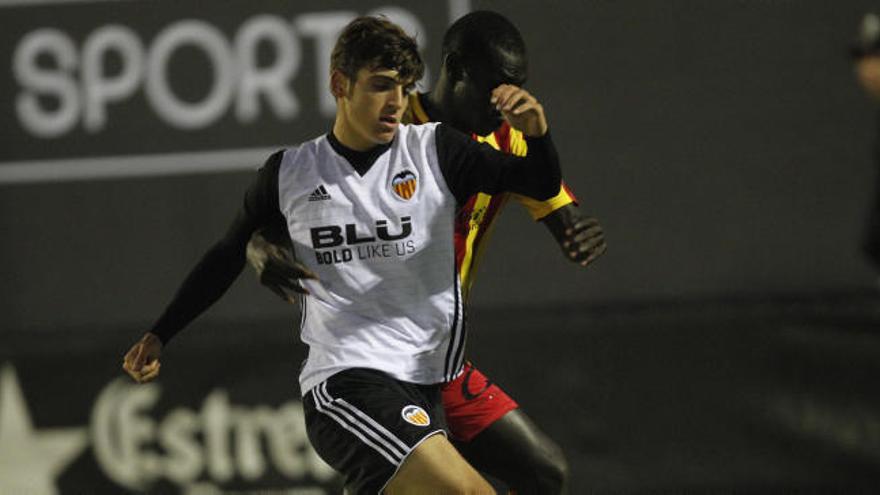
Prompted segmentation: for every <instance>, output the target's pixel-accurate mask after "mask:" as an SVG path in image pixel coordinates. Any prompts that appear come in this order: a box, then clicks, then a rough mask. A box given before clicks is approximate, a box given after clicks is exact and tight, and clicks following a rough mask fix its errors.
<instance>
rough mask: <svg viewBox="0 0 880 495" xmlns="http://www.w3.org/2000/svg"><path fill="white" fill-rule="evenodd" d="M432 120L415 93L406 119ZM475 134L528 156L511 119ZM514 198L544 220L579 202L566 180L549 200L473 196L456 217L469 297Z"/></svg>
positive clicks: (462, 277) (462, 274) (457, 245)
mask: <svg viewBox="0 0 880 495" xmlns="http://www.w3.org/2000/svg"><path fill="white" fill-rule="evenodd" d="M430 121H431V118H430V117H429V116H428V114H427V112H426V111H425V108H424V106H422V102H421V99H420V96H419V94H418V93H415V92H414V93H411V94H410V95H409V106H408V107H407V109H406V113H405V114H404V116H403V123H407V124H424V123H427V122H430ZM473 138H474V139H475V140H477V141H479V142H483V143H487V144H489V145H490V146H492V147H493V148H495V149H497V150H499V151H503V152H505V153H511V154H514V155H517V156H525V155H526V153H527V152H528V148H527V146H526V141H525V138H524V137H523V135H522V133H521V132H520V131H518V130H516V129H514V128H512V127H510V125H509V124H508V123H507V122H505V123H504V124H502V125H501V127H499V128H498V130H496V131H495V132H493V133H491V134H489V135H486V136H477V135H476V134H475V135H473ZM511 198H512V199H513V200H514V201H516V202H518V203H520V204H521V205H523V206H524V207H525V208H526V210H528V212H529V214H530V215H531V216H532V218H533V219H535V220H540V219H542V218H544V217H545V216H547V215H548V214H550V213H552V212H553V211H555V210H557V209H559V208H561V207H563V206H565V205H567V204H571V203H576V202H577V199H576V198H575V197H574V194H572V192H571V191H570V190H569V189H568V187H567V186H566V185H565V183H563V184H562V186H561V187H560V189H559V194H557V195H556V196H554V197H552V198H550V199H548V200H546V201H538V200H535V199H532V198H528V197H525V196H521V195H519V194H513V193H502V194H495V195H491V194H484V193H477V194H476V195H474V196H471V197H470V198H469V199H468V200H467V202H466V203H465V204H464V205H461V206H460V208H459V209H458V211H457V212H456V217H455V262H456V269H457V270H458V275H459V279H460V280H461V289H462V296H463V297H464V299H465V300H467V297H468V294H470V288H471V285H472V284H473V280H474V276H475V275H474V273H475V271H476V267H477V264H478V263H479V261H480V258H481V257H482V254H483V251H484V248H485V245H486V242H485V241H486V240H487V239H488V237H489V235H490V234H491V232H492V226H493V225H494V222H495V218H496V217H497V216H498V214H499V213H500V212H501V209H502V208H503V207H504V205H505V204H506V203H507V201H508V199H511Z"/></svg>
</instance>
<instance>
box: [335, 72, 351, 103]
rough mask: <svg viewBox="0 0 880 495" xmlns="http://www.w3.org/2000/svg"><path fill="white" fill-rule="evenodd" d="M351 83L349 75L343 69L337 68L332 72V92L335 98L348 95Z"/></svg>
mask: <svg viewBox="0 0 880 495" xmlns="http://www.w3.org/2000/svg"><path fill="white" fill-rule="evenodd" d="M350 84H351V81H350V80H349V79H348V76H346V75H345V74H343V73H342V71H340V70H338V69H337V70H334V71H333V72H331V73H330V93H331V94H332V95H333V97H334V98H342V97H343V96H345V95H347V94H348V89H349V85H350Z"/></svg>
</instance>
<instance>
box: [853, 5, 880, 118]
mask: <svg viewBox="0 0 880 495" xmlns="http://www.w3.org/2000/svg"><path fill="white" fill-rule="evenodd" d="M850 55H852V57H853V59H854V60H855V64H856V78H857V79H858V81H859V84H861V86H862V89H864V90H865V93H867V95H868V96H869V97H870V98H872V99H873V100H874V101H878V102H880V16H878V15H877V14H874V13H868V14H865V16H864V17H863V18H862V22H861V24H860V25H859V30H858V33H857V36H856V39H855V40H853V42H852V43H851V44H850Z"/></svg>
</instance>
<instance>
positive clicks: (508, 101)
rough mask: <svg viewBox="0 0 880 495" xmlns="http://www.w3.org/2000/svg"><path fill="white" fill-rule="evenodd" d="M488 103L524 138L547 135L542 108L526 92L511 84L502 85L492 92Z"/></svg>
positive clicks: (545, 119) (545, 118)
mask: <svg viewBox="0 0 880 495" xmlns="http://www.w3.org/2000/svg"><path fill="white" fill-rule="evenodd" d="M489 101H490V102H491V103H492V104H493V105H495V108H496V109H497V110H498V111H499V112H501V115H503V116H504V119H505V120H507V122H508V123H509V124H510V125H511V126H512V127H513V128H514V129H519V130H520V131H522V133H523V134H525V135H526V136H529V137H541V136H543V135H544V134H547V117H546V116H545V115H544V107H543V106H541V104H540V103H539V102H538V100H537V99H535V97H534V96H532V95H531V94H530V93H529V92H528V91H526V90H524V89H522V88H520V87H519V86H514V85H512V84H502V85H500V86H498V87H497V88H495V89H493V90H492V94H491V96H490V98H489Z"/></svg>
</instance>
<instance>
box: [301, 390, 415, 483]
mask: <svg viewBox="0 0 880 495" xmlns="http://www.w3.org/2000/svg"><path fill="white" fill-rule="evenodd" d="M326 387H327V383H326V382H324V383H321V384H320V385H318V386H316V387H315V388H314V389H312V394H313V395H314V398H315V406H316V408H317V409H318V411H319V412H321V413H323V414H326V415H327V416H328V417H330V418H331V419H333V420H334V421H336V422H337V423H339V425H340V426H342V427H343V428H345V429H346V430H348V431H350V432H351V433H352V434H354V435H355V436H356V437H358V438H360V439H361V441H362V442H364V444H366V445H367V446H369V447H371V448H372V449H373V450H375V451H376V452H378V453H379V454H380V455H382V457H384V458H385V459H387V460H388V462H390V463H391V464H393V465H395V466H399V465H400V463H401V462H402V461H403V459H404V457H406V454H407V453H408V451H409V449H408V448H406V445H405V444H403V442H401V441H400V440H399V439H397V438H396V437H394V436H393V435H391V434H390V433H389V432H388V430H385V428H383V427H382V426H381V425H379V424H378V423H376V422H375V421H374V420H373V419H372V418H370V417H369V416H367V415H366V414H364V413H363V412H361V411H359V410H357V408H355V407H354V406H352V405H351V404H346V405H347V406H348V407H351V408H352V409H354V410H355V411H356V412H357V413H358V415H360V416H363V417H365V418H367V419H368V420H369V421H370V422H371V423H373V424H375V425H377V426H379V428H381V430H384V431H385V432H386V433H387V434H388V435H391V438H393V439H394V440H395V441H396V443H398V444H400V445H402V446H403V447H404V449H403V451H400V450H399V449H398V448H395V445H394V444H392V443H391V442H389V441H388V440H387V439H386V438H383V437H382V435H381V434H380V433H379V432H378V431H376V429H374V428H371V427H370V426H369V425H368V424H365V423H364V422H363V421H360V420H358V419H357V418H355V417H354V416H352V414H351V413H350V412H348V411H346V410H345V409H344V408H342V407H340V406H339V405H338V404H337V403H336V401H339V400H341V399H332V398H331V397H330V394H329V393H328V392H327V389H326Z"/></svg>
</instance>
